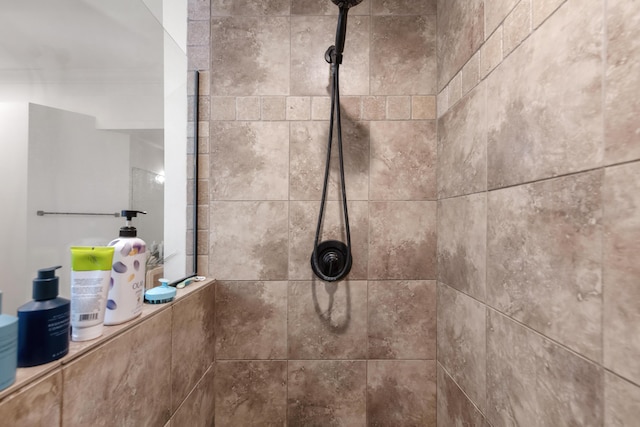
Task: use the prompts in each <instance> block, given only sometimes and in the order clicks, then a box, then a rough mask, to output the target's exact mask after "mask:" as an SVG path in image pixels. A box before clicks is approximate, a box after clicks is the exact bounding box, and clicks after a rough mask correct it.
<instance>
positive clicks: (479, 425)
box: [437, 363, 490, 427]
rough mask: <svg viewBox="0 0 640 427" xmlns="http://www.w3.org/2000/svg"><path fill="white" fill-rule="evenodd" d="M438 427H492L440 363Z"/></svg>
mask: <svg viewBox="0 0 640 427" xmlns="http://www.w3.org/2000/svg"><path fill="white" fill-rule="evenodd" d="M437 419H438V427H451V426H461V427H490V426H489V423H487V421H486V420H485V419H484V416H483V415H482V413H481V412H480V411H479V410H478V408H476V406H475V405H474V404H473V403H472V402H471V401H470V400H469V399H468V397H467V396H466V395H465V394H464V393H463V392H462V390H460V388H459V387H458V385H457V384H456V383H455V382H454V381H453V380H452V379H451V377H450V376H449V375H448V374H447V372H446V371H445V370H444V368H443V367H442V365H440V364H439V363H438V409H437Z"/></svg>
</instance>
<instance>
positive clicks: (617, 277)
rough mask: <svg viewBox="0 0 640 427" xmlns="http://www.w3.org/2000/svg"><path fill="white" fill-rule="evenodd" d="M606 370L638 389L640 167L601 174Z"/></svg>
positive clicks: (611, 169) (612, 170)
mask: <svg viewBox="0 0 640 427" xmlns="http://www.w3.org/2000/svg"><path fill="white" fill-rule="evenodd" d="M604 176H605V178H604V188H603V194H604V202H603V203H604V218H603V226H604V253H603V255H604V261H603V262H604V265H603V275H604V324H603V334H604V365H605V366H606V367H607V368H609V369H611V370H612V371H615V372H616V373H617V374H619V375H622V376H623V377H625V378H628V379H630V380H631V381H634V382H635V383H636V384H637V383H640V336H639V335H638V325H640V286H639V285H640V264H639V263H638V254H639V253H640V163H638V162H636V163H630V164H627V165H623V166H616V167H611V168H607V169H606V170H605V174H604Z"/></svg>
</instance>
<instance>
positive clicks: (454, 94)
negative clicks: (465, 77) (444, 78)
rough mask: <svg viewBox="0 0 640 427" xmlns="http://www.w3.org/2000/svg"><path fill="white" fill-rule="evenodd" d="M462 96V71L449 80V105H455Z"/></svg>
mask: <svg viewBox="0 0 640 427" xmlns="http://www.w3.org/2000/svg"><path fill="white" fill-rule="evenodd" d="M460 98H462V72H459V73H458V74H456V75H455V77H454V78H452V79H451V82H449V107H453V106H454V105H455V104H456V102H458V101H459V100H460Z"/></svg>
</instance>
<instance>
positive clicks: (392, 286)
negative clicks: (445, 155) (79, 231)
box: [189, 0, 437, 426]
mask: <svg viewBox="0 0 640 427" xmlns="http://www.w3.org/2000/svg"><path fill="white" fill-rule="evenodd" d="M435 3H436V2H435V0H433V1H421V2H416V1H395V2H389V1H384V0H364V1H363V2H362V3H361V4H359V5H358V6H356V7H354V8H353V9H352V10H351V12H350V13H349V25H348V30H347V42H346V49H345V57H344V63H343V65H342V67H341V68H340V70H341V74H340V78H341V79H340V82H341V95H342V101H343V102H342V103H343V116H342V118H343V132H344V142H345V163H346V165H345V167H346V181H347V195H348V198H349V219H350V225H351V232H352V243H353V254H354V264H353V269H352V271H351V274H350V276H349V280H348V281H346V282H341V283H340V284H339V285H338V286H333V285H327V284H323V283H320V282H317V281H315V280H314V278H313V275H312V272H311V269H310V266H309V257H310V255H311V251H312V249H313V248H312V246H313V238H314V233H315V227H316V222H317V214H318V209H319V204H320V203H319V201H320V194H321V189H322V179H323V171H324V161H325V158H324V157H325V150H326V143H327V138H328V128H329V122H328V119H329V111H330V100H329V83H330V79H329V75H330V73H329V71H330V68H329V65H328V64H327V63H326V62H325V61H324V52H325V50H326V49H327V48H328V47H329V46H330V45H331V44H333V43H334V39H335V30H336V24H337V12H338V8H337V7H336V6H335V5H334V4H333V3H332V2H331V1H330V0H326V1H317V0H294V1H291V0H268V1H249V0H244V1H235V2H228V1H222V0H211V2H210V3H209V2H207V1H200V0H192V1H191V5H190V19H191V22H190V35H189V44H190V55H189V56H190V59H191V65H190V66H191V67H192V68H200V69H204V70H210V71H209V72H207V73H204V74H203V75H204V76H206V77H205V78H206V79H208V80H207V81H205V82H202V81H201V86H203V85H204V86H206V90H205V92H203V93H202V95H203V96H202V98H201V99H200V107H201V111H200V117H199V120H198V121H199V128H200V131H201V136H202V140H201V144H200V149H201V153H202V154H200V162H201V164H202V165H204V167H202V168H201V169H200V171H199V172H200V179H201V182H200V188H201V189H202V191H201V193H200V196H199V202H200V206H201V207H200V208H199V215H200V228H201V230H200V231H198V233H199V241H200V242H202V244H201V245H199V246H200V248H199V256H200V257H201V258H200V259H201V261H204V262H200V266H201V267H200V268H201V273H205V274H207V273H208V274H209V275H210V276H211V277H215V278H216V279H218V283H217V289H216V292H217V294H216V296H217V298H218V300H217V306H216V336H217V337H216V351H215V357H216V372H215V388H216V401H215V404H216V405H215V406H216V411H215V412H216V416H215V421H216V424H217V425H229V426H231V425H242V426H248V425H272V424H273V425H276V424H279V425H282V424H284V423H288V425H291V426H294V425H348V426H359V425H365V424H366V423H367V421H368V422H369V423H370V424H371V425H398V423H400V422H401V421H400V420H413V422H414V423H415V424H416V425H435V411H436V400H435V393H436V362H435V358H436V343H435V338H436V282H435V279H436V228H437V222H436V210H437V186H436V164H437V162H436V151H437V139H436V121H435V119H436V93H437V85H436V83H437V80H436V77H437V76H436V8H435V6H436V4H435ZM209 46H210V49H209ZM333 160H334V162H333V164H332V172H333V178H332V180H331V188H330V191H329V199H330V202H329V203H328V205H327V216H326V219H325V222H324V229H323V239H331V238H340V239H344V237H343V236H342V231H341V230H342V228H341V217H340V212H341V210H340V209H341V206H340V203H339V202H338V200H339V197H338V196H339V194H338V192H337V180H336V179H335V178H336V175H335V174H336V172H337V168H336V158H335V156H334V159H333Z"/></svg>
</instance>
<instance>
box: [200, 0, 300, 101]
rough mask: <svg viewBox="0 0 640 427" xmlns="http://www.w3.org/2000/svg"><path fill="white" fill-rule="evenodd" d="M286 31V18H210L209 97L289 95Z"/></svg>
mask: <svg viewBox="0 0 640 427" xmlns="http://www.w3.org/2000/svg"><path fill="white" fill-rule="evenodd" d="M254 3H256V4H262V3H264V2H254ZM230 4H237V3H235V2H234V3H230ZM290 27H291V25H290V20H289V18H288V17H251V16H242V17H220V18H212V20H211V39H212V40H211V45H212V46H211V58H212V61H211V90H212V93H214V94H216V95H239V96H250V95H289V72H290V40H291V37H290Z"/></svg>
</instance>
